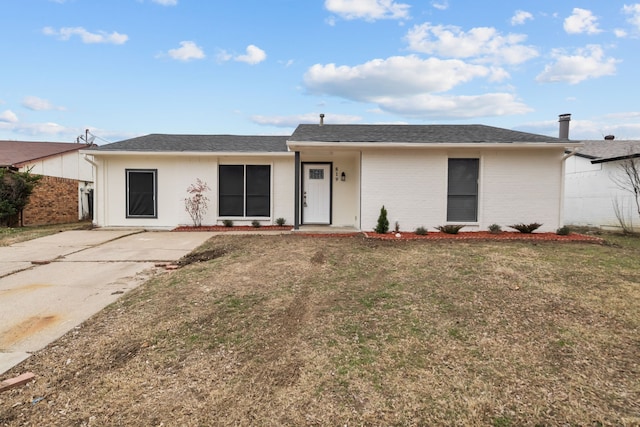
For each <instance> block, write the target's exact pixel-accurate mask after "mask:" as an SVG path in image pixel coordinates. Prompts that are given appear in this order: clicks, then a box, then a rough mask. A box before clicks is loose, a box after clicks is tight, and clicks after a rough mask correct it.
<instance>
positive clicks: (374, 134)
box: [289, 124, 568, 145]
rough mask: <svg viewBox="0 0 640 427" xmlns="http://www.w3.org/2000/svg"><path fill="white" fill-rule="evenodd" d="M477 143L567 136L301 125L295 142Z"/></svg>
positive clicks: (464, 128) (477, 128) (470, 128)
mask: <svg viewBox="0 0 640 427" xmlns="http://www.w3.org/2000/svg"><path fill="white" fill-rule="evenodd" d="M305 142H308V143H311V142H321V143H322V142H324V143H347V144H348V143H366V144H384V143H400V144H478V143H500V144H513V143H563V144H566V143H567V142H568V141H567V140H565V139H559V138H553V137H549V136H545V135H537V134H533V133H527V132H518V131H514V130H509V129H503V128H497V127H492V126H485V125H326V124H323V125H317V124H316V125H299V126H298V127H297V128H296V130H295V132H293V135H291V137H290V138H289V144H290V145H291V144H296V143H305Z"/></svg>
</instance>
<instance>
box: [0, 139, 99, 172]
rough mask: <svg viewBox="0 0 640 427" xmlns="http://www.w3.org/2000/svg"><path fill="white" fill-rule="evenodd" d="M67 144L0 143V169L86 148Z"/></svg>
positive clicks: (85, 145) (86, 146) (84, 145)
mask: <svg viewBox="0 0 640 427" xmlns="http://www.w3.org/2000/svg"><path fill="white" fill-rule="evenodd" d="M88 147H90V145H87V144H75V143H68V142H35V141H0V167H8V166H20V165H21V164H23V163H28V162H31V161H34V160H38V159H42V158H45V157H51V156H55V155H58V154H64V153H67V152H70V151H75V150H81V149H84V148H88Z"/></svg>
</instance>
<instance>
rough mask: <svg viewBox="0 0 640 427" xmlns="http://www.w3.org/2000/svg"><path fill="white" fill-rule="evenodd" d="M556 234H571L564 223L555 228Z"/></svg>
mask: <svg viewBox="0 0 640 427" xmlns="http://www.w3.org/2000/svg"><path fill="white" fill-rule="evenodd" d="M556 234H557V235H558V236H568V235H569V234H571V230H570V229H569V227H567V226H566V225H563V226H562V227H560V228H558V229H557V230H556Z"/></svg>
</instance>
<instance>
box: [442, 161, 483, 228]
mask: <svg viewBox="0 0 640 427" xmlns="http://www.w3.org/2000/svg"><path fill="white" fill-rule="evenodd" d="M479 169H480V161H479V159H449V173H448V175H449V176H448V190H447V221H459V222H475V221H477V220H478V171H479Z"/></svg>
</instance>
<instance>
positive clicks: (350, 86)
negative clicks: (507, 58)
mask: <svg viewBox="0 0 640 427" xmlns="http://www.w3.org/2000/svg"><path fill="white" fill-rule="evenodd" d="M503 77H505V74H504V71H503V70H502V69H497V70H496V69H492V68H489V67H485V66H482V65H474V64H468V63H465V62H464V61H461V60H457V59H449V60H441V59H437V58H427V59H421V58H418V57H417V56H415V55H410V56H396V57H391V58H387V59H376V60H373V61H369V62H367V63H364V64H361V65H357V66H354V67H349V66H336V65H335V64H327V65H321V64H316V65H314V66H312V67H311V68H309V69H308V70H307V72H306V74H305V76H304V84H305V86H306V88H307V90H308V91H309V92H310V93H315V94H324V95H331V96H337V97H341V98H345V99H348V100H352V101H357V102H367V103H373V104H376V105H377V106H378V107H379V108H380V109H382V110H384V111H387V112H393V113H399V114H403V115H406V116H413V117H431V118H445V117H449V118H450V117H478V116H487V115H490V116H495V115H502V114H514V113H520V112H525V111H528V107H526V106H525V105H524V104H522V103H520V102H518V101H516V100H515V98H514V97H513V95H511V94H503V93H495V94H483V95H477V96H441V95H434V93H439V92H446V91H448V90H451V89H452V88H454V87H456V86H458V85H460V84H463V83H467V82H469V81H471V80H473V79H476V78H487V79H489V80H499V79H500V78H503Z"/></svg>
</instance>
